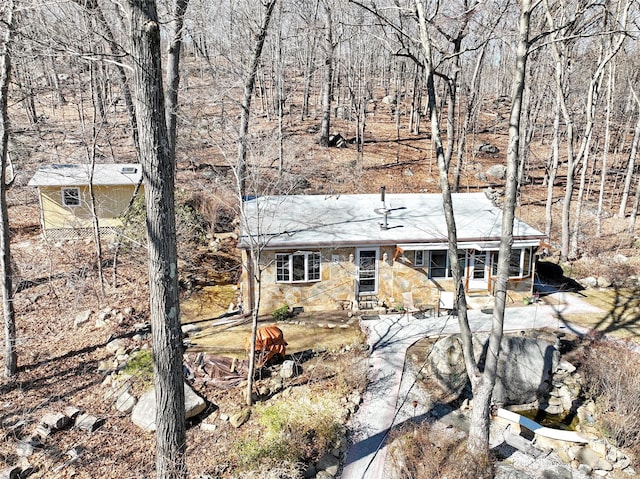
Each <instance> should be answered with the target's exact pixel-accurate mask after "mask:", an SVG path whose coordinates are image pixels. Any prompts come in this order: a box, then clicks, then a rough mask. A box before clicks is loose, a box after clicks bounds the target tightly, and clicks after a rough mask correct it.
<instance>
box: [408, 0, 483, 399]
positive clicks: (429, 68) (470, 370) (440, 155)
mask: <svg viewBox="0 0 640 479" xmlns="http://www.w3.org/2000/svg"><path fill="white" fill-rule="evenodd" d="M415 5H416V11H417V13H418V22H419V28H420V44H421V47H422V52H423V56H424V67H425V79H426V85H427V103H428V105H427V106H428V108H429V114H430V119H431V142H432V144H433V146H434V148H435V151H436V155H437V160H438V171H439V184H440V189H441V190H442V204H443V209H444V215H445V221H446V223H447V237H448V241H449V247H448V256H449V264H450V265H451V273H452V276H453V283H454V288H455V290H456V291H455V293H456V294H455V298H456V299H455V302H456V306H457V308H458V323H459V327H460V335H461V338H462V349H463V352H464V360H465V366H466V370H467V374H468V375H469V378H470V379H471V384H472V387H474V386H475V382H476V376H477V373H478V366H477V363H476V360H475V357H474V355H473V343H472V340H471V338H472V336H471V328H470V327H469V321H468V319H467V300H466V296H465V292H464V284H463V281H462V275H461V274H460V267H459V265H458V233H457V228H456V222H455V216H454V212H453V201H452V198H451V186H450V184H449V177H448V176H449V165H448V164H447V162H446V158H445V155H444V148H443V146H442V137H441V134H440V126H439V118H438V116H439V115H438V107H437V100H436V90H435V85H434V69H433V60H432V53H431V38H430V36H429V31H428V29H427V21H426V16H425V12H424V6H423V4H422V0H415Z"/></svg>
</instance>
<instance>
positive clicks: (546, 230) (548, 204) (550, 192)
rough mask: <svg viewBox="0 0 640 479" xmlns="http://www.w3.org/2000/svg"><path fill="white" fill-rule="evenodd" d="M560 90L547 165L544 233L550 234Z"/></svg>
mask: <svg viewBox="0 0 640 479" xmlns="http://www.w3.org/2000/svg"><path fill="white" fill-rule="evenodd" d="M560 94H561V93H560V92H559V91H556V103H555V108H554V110H555V111H554V115H553V139H552V140H551V141H552V143H551V148H552V152H551V157H552V158H551V164H550V165H549V172H548V176H549V178H548V180H547V181H548V184H547V202H546V204H545V224H544V234H545V235H547V237H550V236H551V228H552V226H553V189H554V186H555V182H556V176H557V174H558V164H559V162H560V101H561V99H560V98H559V97H560Z"/></svg>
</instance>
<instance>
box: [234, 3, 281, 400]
mask: <svg viewBox="0 0 640 479" xmlns="http://www.w3.org/2000/svg"><path fill="white" fill-rule="evenodd" d="M275 5H276V0H269V2H268V3H267V4H266V5H265V14H264V18H263V20H262V26H261V28H260V32H259V33H258V36H257V38H256V48H255V50H254V53H253V60H252V62H251V66H250V69H249V72H248V73H247V79H246V82H245V84H244V95H243V99H242V111H241V117H240V139H239V142H238V167H237V172H236V174H237V178H236V181H237V186H238V194H239V195H240V202H242V200H243V198H244V197H245V196H246V176H247V136H248V133H249V114H250V113H251V97H252V96H253V87H254V84H255V78H256V72H257V70H258V64H259V63H260V56H261V55H262V48H263V47H264V42H265V39H266V37H267V31H268V29H269V22H270V21H271V17H272V15H273V9H274V7H275ZM241 207H242V204H241ZM249 261H252V259H251V258H250V259H249ZM257 266H258V267H259V265H257ZM253 314H254V315H255V321H254V324H253V327H252V328H251V348H252V350H251V351H252V352H253V351H254V349H255V335H256V330H257V328H258V323H257V318H258V311H257V310H256V311H253ZM254 375H255V355H254V354H250V355H249V372H248V374H247V392H246V401H247V405H249V406H251V404H253V397H252V394H251V393H252V391H253V377H254Z"/></svg>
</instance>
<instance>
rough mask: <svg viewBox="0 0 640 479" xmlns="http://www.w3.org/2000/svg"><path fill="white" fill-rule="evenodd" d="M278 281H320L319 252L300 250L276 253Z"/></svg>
mask: <svg viewBox="0 0 640 479" xmlns="http://www.w3.org/2000/svg"><path fill="white" fill-rule="evenodd" d="M276 281H277V282H278V283H308V282H311V281H320V253H312V252H308V251H300V252H296V253H291V254H280V253H279V254H276Z"/></svg>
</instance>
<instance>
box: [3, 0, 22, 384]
mask: <svg viewBox="0 0 640 479" xmlns="http://www.w3.org/2000/svg"><path fill="white" fill-rule="evenodd" d="M14 9H15V3H14V2H13V0H7V3H6V4H5V11H6V16H5V18H4V22H3V23H4V28H5V32H4V35H3V38H2V52H0V250H1V251H0V275H1V277H0V281H1V282H2V315H3V317H4V336H5V353H4V375H5V376H7V377H11V376H14V375H15V374H16V373H17V371H18V355H17V352H16V324H15V312H14V309H13V284H12V277H11V275H12V272H11V241H10V240H11V237H10V232H9V212H8V209H7V187H8V185H7V159H8V149H9V117H8V115H7V105H8V102H9V98H8V95H9V81H10V78H11V47H12V44H11V43H12V39H13V11H14Z"/></svg>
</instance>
